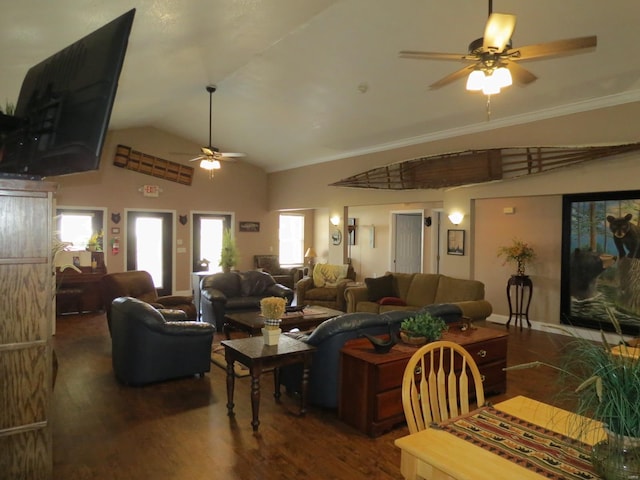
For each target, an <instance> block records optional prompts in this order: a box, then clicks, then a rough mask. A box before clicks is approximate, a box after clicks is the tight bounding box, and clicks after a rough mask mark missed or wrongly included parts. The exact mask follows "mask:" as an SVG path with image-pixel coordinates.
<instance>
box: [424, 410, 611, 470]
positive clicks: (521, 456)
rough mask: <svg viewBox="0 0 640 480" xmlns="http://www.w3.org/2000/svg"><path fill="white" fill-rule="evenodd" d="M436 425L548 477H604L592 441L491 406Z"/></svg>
mask: <svg viewBox="0 0 640 480" xmlns="http://www.w3.org/2000/svg"><path fill="white" fill-rule="evenodd" d="M435 428H442V429H444V430H446V431H447V432H449V433H452V434H453V435H455V436H457V437H459V438H461V439H464V440H467V441H469V442H472V443H473V444H475V445H478V446H480V447H482V448H484V449H487V450H489V451H490V452H492V453H495V454H496V455H500V456H501V457H504V458H507V459H508V460H511V461H512V462H515V463H517V464H518V465H520V466H522V467H524V468H527V469H529V470H533V471H535V472H536V473H538V474H540V475H542V476H544V477H546V478H550V479H553V480H568V479H581V480H590V479H593V480H595V479H599V478H600V477H599V476H598V475H596V474H595V472H594V470H593V467H592V465H591V447H590V446H589V445H586V444H584V443H582V442H580V441H578V440H574V439H572V438H569V437H567V436H565V435H562V434H560V433H556V432H553V431H550V430H547V429H546V428H543V427H541V426H539V425H535V424H533V423H530V422H527V421H525V420H522V419H520V418H518V417H514V416H513V415H509V414H508V413H504V412H501V411H500V410H496V409H495V408H493V407H490V406H486V407H482V408H479V409H478V410H475V411H473V412H471V413H469V414H467V415H464V416H461V417H456V418H454V419H452V420H450V421H449V422H447V423H443V424H441V425H439V426H436V427H435Z"/></svg>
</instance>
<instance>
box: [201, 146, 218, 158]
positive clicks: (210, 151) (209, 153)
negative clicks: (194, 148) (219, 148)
mask: <svg viewBox="0 0 640 480" xmlns="http://www.w3.org/2000/svg"><path fill="white" fill-rule="evenodd" d="M200 150H202V154H203V155H206V156H209V157H213V155H214V152H215V149H213V148H211V147H200Z"/></svg>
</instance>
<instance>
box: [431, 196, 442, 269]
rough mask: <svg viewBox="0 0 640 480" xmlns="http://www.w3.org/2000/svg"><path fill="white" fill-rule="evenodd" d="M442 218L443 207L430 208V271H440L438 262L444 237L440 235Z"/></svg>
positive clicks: (439, 261)
mask: <svg viewBox="0 0 640 480" xmlns="http://www.w3.org/2000/svg"><path fill="white" fill-rule="evenodd" d="M443 218H444V208H434V209H432V210H431V219H432V222H431V227H430V230H431V252H430V256H431V262H430V263H431V272H430V273H440V263H441V260H442V253H443V247H442V245H444V239H443V237H442V219H443Z"/></svg>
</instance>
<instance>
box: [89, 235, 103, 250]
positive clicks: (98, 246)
mask: <svg viewBox="0 0 640 480" xmlns="http://www.w3.org/2000/svg"><path fill="white" fill-rule="evenodd" d="M103 237H104V232H103V231H102V230H100V231H99V232H96V233H94V234H93V235H91V238H90V239H89V241H88V242H87V247H89V250H92V249H93V250H94V251H97V252H101V251H102V239H103Z"/></svg>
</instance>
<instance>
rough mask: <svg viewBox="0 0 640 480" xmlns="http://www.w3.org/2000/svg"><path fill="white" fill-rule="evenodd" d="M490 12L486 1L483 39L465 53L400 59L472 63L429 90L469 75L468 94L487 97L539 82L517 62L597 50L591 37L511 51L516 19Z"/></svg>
mask: <svg viewBox="0 0 640 480" xmlns="http://www.w3.org/2000/svg"><path fill="white" fill-rule="evenodd" d="M492 9H493V3H492V1H491V0H489V19H488V20H487V23H486V26H485V30H484V36H483V37H482V38H478V39H476V40H474V41H472V42H471V43H470V44H469V48H468V52H467V53H464V54H462V53H460V54H458V53H441V52H421V51H415V50H403V51H401V52H400V54H399V55H400V57H402V58H412V59H417V60H447V61H456V62H467V63H472V64H473V65H472V66H471V67H470V66H465V67H462V68H461V69H459V70H457V71H455V72H453V73H450V74H449V75H447V76H445V77H443V78H441V79H440V80H438V81H436V82H434V83H432V84H431V85H430V86H429V87H430V88H431V89H436V88H440V87H444V86H445V85H448V84H450V83H452V82H454V81H456V80H458V79H460V78H463V77H465V76H467V74H468V76H467V84H466V88H467V90H469V91H482V92H483V93H484V94H485V95H487V96H490V95H495V94H497V93H500V90H501V89H502V88H505V87H508V86H509V85H511V84H512V83H513V82H514V81H515V82H517V83H519V84H521V85H528V84H529V83H531V82H534V81H535V80H536V79H537V78H538V77H536V76H535V75H534V74H533V73H531V72H530V71H529V70H527V69H525V68H523V67H521V66H520V65H519V62H520V61H523V60H537V59H541V58H545V57H553V56H558V55H571V54H575V53H579V51H584V50H585V49H587V48H593V47H596V46H597V43H598V38H597V37H596V36H595V35H591V36H587V37H578V38H568V39H565V40H556V41H554V42H547V43H540V44H536V45H527V46H524V47H520V48H516V49H512V44H511V36H512V35H513V32H514V30H515V27H516V16H515V15H511V14H508V13H493V12H492ZM469 70H471V72H469Z"/></svg>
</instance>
